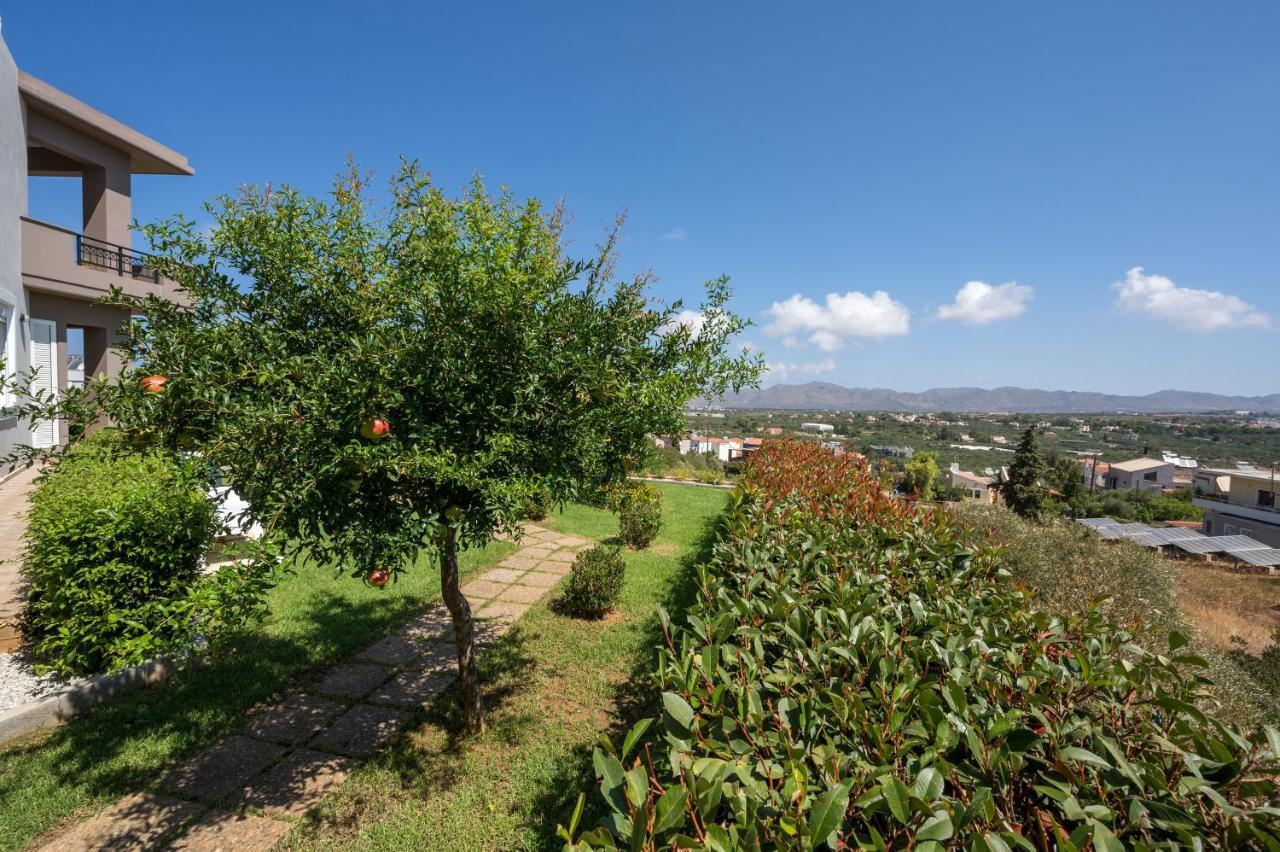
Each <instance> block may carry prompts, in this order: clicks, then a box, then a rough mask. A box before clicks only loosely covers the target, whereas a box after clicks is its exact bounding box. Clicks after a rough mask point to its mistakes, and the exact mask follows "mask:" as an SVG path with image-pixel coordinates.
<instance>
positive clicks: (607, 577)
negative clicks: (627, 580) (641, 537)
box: [556, 545, 626, 618]
mask: <svg viewBox="0 0 1280 852" xmlns="http://www.w3.org/2000/svg"><path fill="white" fill-rule="evenodd" d="M625 572H626V563H625V562H623V560H622V553H621V552H619V550H618V548H616V547H606V546H604V545H598V546H596V547H593V548H591V549H590V550H584V551H583V552H581V553H579V554H578V555H577V557H576V558H575V559H574V560H573V568H572V569H571V570H570V571H569V578H568V580H566V581H565V585H564V591H563V592H561V593H560V597H559V598H558V599H557V601H556V604H557V608H558V609H560V610H561V611H562V612H565V613H567V614H569V615H576V616H579V617H581V618H600V617H602V616H603V615H604V614H605V613H607V612H608V611H609V610H611V609H613V605H614V604H615V603H617V602H618V595H619V594H620V593H621V592H622V577H623V574H624V573H625Z"/></svg>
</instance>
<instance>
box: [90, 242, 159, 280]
mask: <svg viewBox="0 0 1280 852" xmlns="http://www.w3.org/2000/svg"><path fill="white" fill-rule="evenodd" d="M149 256H150V255H148V254H147V253H146V252H141V251H134V250H133V249H127V248H125V247H124V246H118V245H116V244H115V243H107V242H103V241H102V240H95V239H94V238H93V237H86V236H85V235H84V234H76V262H77V263H79V264H80V265H81V266H92V267H95V268H97V269H106V270H108V271H110V272H114V273H116V274H117V275H128V276H130V277H131V278H138V279H140V280H142V281H150V282H151V283H152V284H159V283H160V273H159V272H157V271H156V270H155V269H149V268H147V258H148V257H149Z"/></svg>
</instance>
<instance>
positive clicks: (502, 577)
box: [480, 568, 524, 583]
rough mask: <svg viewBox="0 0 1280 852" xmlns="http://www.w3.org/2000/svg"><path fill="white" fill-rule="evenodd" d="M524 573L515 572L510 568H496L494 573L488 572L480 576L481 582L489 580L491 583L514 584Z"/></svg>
mask: <svg viewBox="0 0 1280 852" xmlns="http://www.w3.org/2000/svg"><path fill="white" fill-rule="evenodd" d="M523 573H524V572H523V571H514V570H512V569H510V568H494V569H493V570H492V571H486V572H484V573H483V574H481V575H480V579H481V580H487V581H489V582H490V583H512V582H515V581H516V580H518V579H520V575H521V574H523Z"/></svg>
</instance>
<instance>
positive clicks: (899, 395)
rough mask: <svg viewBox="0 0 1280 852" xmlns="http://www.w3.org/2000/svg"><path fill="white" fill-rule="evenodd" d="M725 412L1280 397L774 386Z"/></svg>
mask: <svg viewBox="0 0 1280 852" xmlns="http://www.w3.org/2000/svg"><path fill="white" fill-rule="evenodd" d="M720 404H722V405H724V406H725V407H727V408H792V409H800V410H810V411H821V410H824V409H842V410H847V411H1018V412H1028V413H1030V412H1045V413H1066V412H1097V413H1111V412H1134V413H1140V414H1154V413H1157V412H1167V413H1177V412H1185V413H1192V412H1204V411H1244V410H1248V411H1266V412H1280V393H1273V394H1269V395H1268V396H1225V395H1222V394H1216V393H1199V392H1197V391H1179V390H1162V391H1157V392H1156V393H1151V394H1147V395H1146V396H1119V395H1116V394H1108V393H1092V392H1089V391H1047V390H1037V389H1035V388H1015V387H1003V388H990V389H987V388H933V389H932V390H927V391H924V392H923V393H906V392H903V391H895V390H889V389H888V388H846V387H843V386H841V385H836V384H832V383H830V382H806V383H804V384H798V385H785V384H779V385H773V386H772V387H767V388H764V389H763V390H756V391H744V392H742V393H740V394H730V395H728V396H727V397H725V398H724V399H723V400H721V401H720Z"/></svg>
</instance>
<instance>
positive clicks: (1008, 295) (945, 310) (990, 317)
mask: <svg viewBox="0 0 1280 852" xmlns="http://www.w3.org/2000/svg"><path fill="white" fill-rule="evenodd" d="M1032 292H1033V291H1032V289H1031V287H1029V286H1028V285H1026V284H1019V283H1018V282H1017V281H1006V282H1005V283H1004V284H999V285H997V286H994V287H993V286H991V285H990V284H988V283H986V282H985V281H967V282H965V285H964V286H963V287H961V288H960V289H959V291H958V292H957V293H956V300H955V301H954V302H952V303H951V304H950V305H943V306H942V307H940V308H938V319H944V320H959V321H960V322H963V323H968V324H969V325H986V324H987V323H989V322H995V321H996V320H1005V319H1013V318H1014V317H1016V316H1021V315H1022V314H1023V313H1025V312H1026V310H1027V303H1028V302H1030V301H1031V295H1032Z"/></svg>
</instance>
